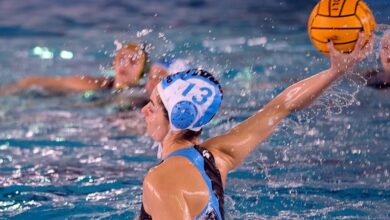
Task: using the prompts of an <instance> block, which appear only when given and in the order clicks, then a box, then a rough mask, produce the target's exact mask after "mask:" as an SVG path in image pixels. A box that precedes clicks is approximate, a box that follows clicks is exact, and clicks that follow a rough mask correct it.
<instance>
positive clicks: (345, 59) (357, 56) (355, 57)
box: [328, 32, 374, 74]
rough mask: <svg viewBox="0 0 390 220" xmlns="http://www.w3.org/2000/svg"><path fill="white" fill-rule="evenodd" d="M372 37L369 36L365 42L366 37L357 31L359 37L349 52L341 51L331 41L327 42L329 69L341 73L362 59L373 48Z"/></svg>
mask: <svg viewBox="0 0 390 220" xmlns="http://www.w3.org/2000/svg"><path fill="white" fill-rule="evenodd" d="M372 38H373V37H370V39H369V40H368V42H367V43H366V44H365V42H366V37H365V36H364V33H363V32H360V33H359V39H358V41H357V42H356V44H355V48H354V50H353V51H352V52H351V53H349V54H346V53H341V52H339V51H338V50H336V48H335V47H334V44H333V42H332V41H330V42H329V43H328V48H329V51H330V63H331V68H330V69H331V70H332V71H335V72H337V73H340V74H343V73H345V72H346V71H347V70H349V69H350V68H351V67H352V66H353V65H354V64H356V63H358V62H360V61H362V60H363V59H364V58H365V57H367V55H369V54H370V53H371V52H372V48H373V45H374V44H373V39H372Z"/></svg>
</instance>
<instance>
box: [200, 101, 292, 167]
mask: <svg viewBox="0 0 390 220" xmlns="http://www.w3.org/2000/svg"><path fill="white" fill-rule="evenodd" d="M288 114H289V110H287V109H286V108H285V106H284V104H283V102H282V101H281V100H280V99H279V98H278V97H277V98H275V99H274V100H272V101H271V102H270V103H268V104H267V105H266V106H264V108H262V109H261V110H259V111H258V112H256V113H255V114H254V115H253V116H251V117H250V118H248V119H246V120H245V121H243V122H241V123H239V124H238V125H236V126H235V127H233V128H232V129H230V130H229V131H228V132H226V133H225V134H223V135H220V136H216V137H213V138H210V139H208V140H206V141H205V142H204V143H202V146H203V147H205V148H207V149H209V150H210V151H211V152H212V153H213V155H214V156H215V157H216V163H217V166H218V168H219V169H220V171H221V174H222V175H227V172H229V171H230V170H231V169H234V168H235V167H237V166H238V165H239V164H241V163H242V161H243V160H244V159H245V158H246V156H247V155H248V154H249V153H250V152H251V151H252V150H253V149H254V148H255V147H256V146H257V144H259V143H260V142H262V141H264V140H265V139H266V138H267V137H268V136H269V135H270V134H271V133H272V132H273V131H274V129H275V127H276V126H277V125H278V124H279V122H281V121H282V120H283V119H284V118H285V117H286V116H287V115H288Z"/></svg>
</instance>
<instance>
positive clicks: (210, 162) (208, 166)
mask: <svg viewBox="0 0 390 220" xmlns="http://www.w3.org/2000/svg"><path fill="white" fill-rule="evenodd" d="M190 148H193V149H195V150H196V153H198V154H199V155H200V156H201V157H202V158H203V160H204V171H205V173H206V175H207V177H208V178H209V179H210V181H211V186H212V192H213V194H214V195H211V196H210V197H214V198H216V200H217V204H215V203H214V204H211V205H210V201H209V204H208V205H207V207H206V209H205V210H204V211H203V212H202V213H201V214H200V216H198V218H201V219H208V220H214V219H215V220H217V219H222V220H223V219H224V210H223V202H224V198H223V197H224V195H223V187H222V179H221V174H220V173H219V170H218V169H217V168H216V165H215V160H214V157H213V155H212V154H211V153H210V152H209V151H208V150H206V149H205V148H202V147H200V146H197V145H195V146H194V147H190ZM188 149H189V148H188ZM184 150H185V149H184ZM176 152H177V151H176ZM176 152H173V153H172V154H175V153H176ZM172 154H171V155H172ZM178 155H180V154H178ZM167 158H169V156H168V157H167ZM198 169H199V168H198ZM210 200H212V198H211V199H210ZM213 205H214V206H217V207H218V208H214V207H211V206H213ZM209 206H210V207H209ZM215 209H218V210H215ZM198 218H197V219H198ZM139 219H141V220H149V219H152V217H151V216H150V215H149V214H148V213H146V212H145V209H144V207H143V205H142V206H141V213H140V216H139Z"/></svg>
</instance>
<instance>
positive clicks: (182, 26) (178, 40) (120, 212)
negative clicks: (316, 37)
mask: <svg viewBox="0 0 390 220" xmlns="http://www.w3.org/2000/svg"><path fill="white" fill-rule="evenodd" d="M367 3H368V5H369V6H370V7H371V8H372V10H373V12H374V14H375V16H376V20H377V23H379V24H384V26H382V27H387V26H386V24H387V25H388V24H389V23H390V18H389V15H390V7H389V6H390V3H389V2H388V1H387V0H369V1H368V0H367ZM315 4H316V1H314V0H305V1H298V0H284V1H274V0H265V1H258V0H246V1H233V0H228V1H212V0H167V1H155V0H153V1H147V3H146V1H124V0H112V1H92V0H88V1H75V0H67V1H42V0H29V1H25V2H21V1H19V2H15V1H7V0H5V1H0V9H1V13H0V45H2V46H1V47H0V84H6V83H10V82H13V81H15V80H17V79H21V78H22V77H24V76H27V75H30V74H42V75H73V74H91V75H106V74H110V72H111V69H110V66H111V59H112V55H113V53H114V51H115V44H114V42H115V41H119V42H121V41H129V40H133V41H137V42H144V43H146V44H148V45H149V50H150V52H151V59H153V60H156V59H158V58H160V57H164V56H165V55H166V54H170V55H175V56H177V57H181V58H184V59H187V60H188V61H190V62H191V63H192V64H193V65H196V66H203V67H204V68H206V69H209V70H211V71H212V72H214V73H215V74H216V75H217V76H218V77H219V78H220V81H221V82H222V86H223V87H224V89H225V99H224V103H223V106H222V110H221V111H220V113H219V115H218V117H217V118H216V119H215V120H214V121H212V123H211V125H210V126H208V127H207V128H206V129H205V131H204V136H203V138H207V137H209V136H214V135H216V134H220V133H222V132H224V131H226V130H227V129H229V128H230V127H232V126H233V125H235V124H236V123H238V122H240V121H242V120H243V119H245V118H247V117H248V116H250V115H251V114H253V113H254V112H255V111H257V110H258V109H259V108H261V106H263V105H264V104H265V103H267V102H268V101H269V100H270V99H272V98H273V97H275V95H277V94H278V93H279V92H280V91H282V90H283V89H284V88H286V87H287V86H288V85H290V84H291V83H293V82H296V81H297V80H299V79H302V78H304V77H307V76H310V75H311V74H314V73H316V72H317V71H319V70H322V69H324V68H326V67H327V65H328V63H327V59H326V58H325V57H324V56H322V55H321V54H319V53H318V52H317V51H316V50H315V49H314V47H313V46H312V45H311V44H310V42H309V39H308V37H307V34H306V20H307V17H308V14H309V13H310V10H311V9H312V8H313V6H314V5H315ZM37 47H40V48H43V47H45V48H47V50H48V51H49V55H48V56H47V57H42V56H41V57H40V56H37V55H36V54H34V48H37ZM64 51H65V52H70V53H71V54H72V55H73V56H72V58H71V59H67V58H66V57H65V56H63V55H61V52H64ZM352 78H353V77H350V76H347V77H345V78H343V79H342V80H340V81H339V82H338V83H336V84H335V85H334V86H333V87H332V88H330V89H329V90H328V91H327V92H326V93H325V95H324V96H322V97H320V98H319V100H317V101H316V102H315V103H314V105H313V106H311V107H310V108H308V109H306V110H304V111H301V112H298V113H295V114H292V115H291V116H289V117H288V118H287V119H286V120H284V121H283V122H282V123H281V125H280V126H279V127H278V129H277V131H276V132H275V133H274V134H273V135H272V136H271V137H270V138H269V139H268V140H267V141H266V142H264V143H262V144H261V145H259V146H258V148H257V149H256V150H255V151H254V152H253V153H252V154H251V155H250V157H249V158H248V159H247V160H246V162H245V163H244V164H243V165H242V166H241V167H240V168H238V169H237V170H235V171H233V172H231V173H230V175H229V179H228V182H227V186H226V206H225V209H226V217H227V219H321V218H323V219H389V218H390V211H389V210H390V190H389V187H390V178H389V172H390V162H389V161H390V144H389V143H390V92H389V90H382V91H379V90H374V89H372V88H368V87H365V86H363V85H362V83H360V82H357V81H356V80H353V79H352ZM109 97H110V96H109ZM106 101H107V100H103V101H101V99H99V98H96V99H94V98H90V97H86V96H85V95H81V94H69V95H59V96H51V95H48V94H46V93H45V92H42V91H27V92H25V93H23V94H20V95H15V96H9V97H0V219H92V218H93V219H133V218H134V217H135V216H136V215H137V213H138V210H139V208H140V205H141V186H142V181H143V177H144V175H145V174H146V172H147V170H148V169H149V168H150V167H151V166H153V165H154V164H156V163H157V162H158V161H157V160H156V159H155V155H156V149H152V148H151V146H152V141H151V139H150V138H149V137H147V136H146V135H145V134H144V124H143V119H142V116H141V114H140V113H139V112H138V111H119V109H121V102H120V101H113V102H106Z"/></svg>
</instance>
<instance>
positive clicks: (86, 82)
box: [0, 43, 187, 97]
mask: <svg viewBox="0 0 390 220" xmlns="http://www.w3.org/2000/svg"><path fill="white" fill-rule="evenodd" d="M148 67H149V63H148V58H147V54H146V52H145V51H144V49H143V47H142V46H141V45H138V44H135V43H129V44H126V45H124V46H123V47H122V48H121V49H119V50H118V51H117V53H116V56H115V58H114V60H113V68H114V73H115V75H114V77H96V76H85V75H83V76H80V75H79V76H58V77H52V76H29V77H26V78H24V79H21V80H19V81H18V82H16V83H14V84H11V85H7V86H4V87H0V95H10V94H13V93H17V92H19V91H23V90H25V89H28V88H31V87H39V88H43V89H45V90H48V91H52V92H86V91H97V90H105V89H115V90H121V89H124V88H126V87H134V86H137V85H138V83H139V80H140V78H141V77H142V75H143V74H144V73H147V75H148V80H147V82H146V85H145V88H146V91H147V95H148V97H149V96H150V94H151V92H152V90H153V88H154V87H155V86H156V85H157V83H158V82H159V81H160V80H161V79H162V77H164V76H167V75H168V74H170V73H172V72H173V71H177V68H182V69H181V70H184V69H185V68H186V67H187V66H186V64H185V63H183V61H182V60H180V59H179V60H173V61H170V62H156V63H154V64H153V65H151V66H150V68H148Z"/></svg>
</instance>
